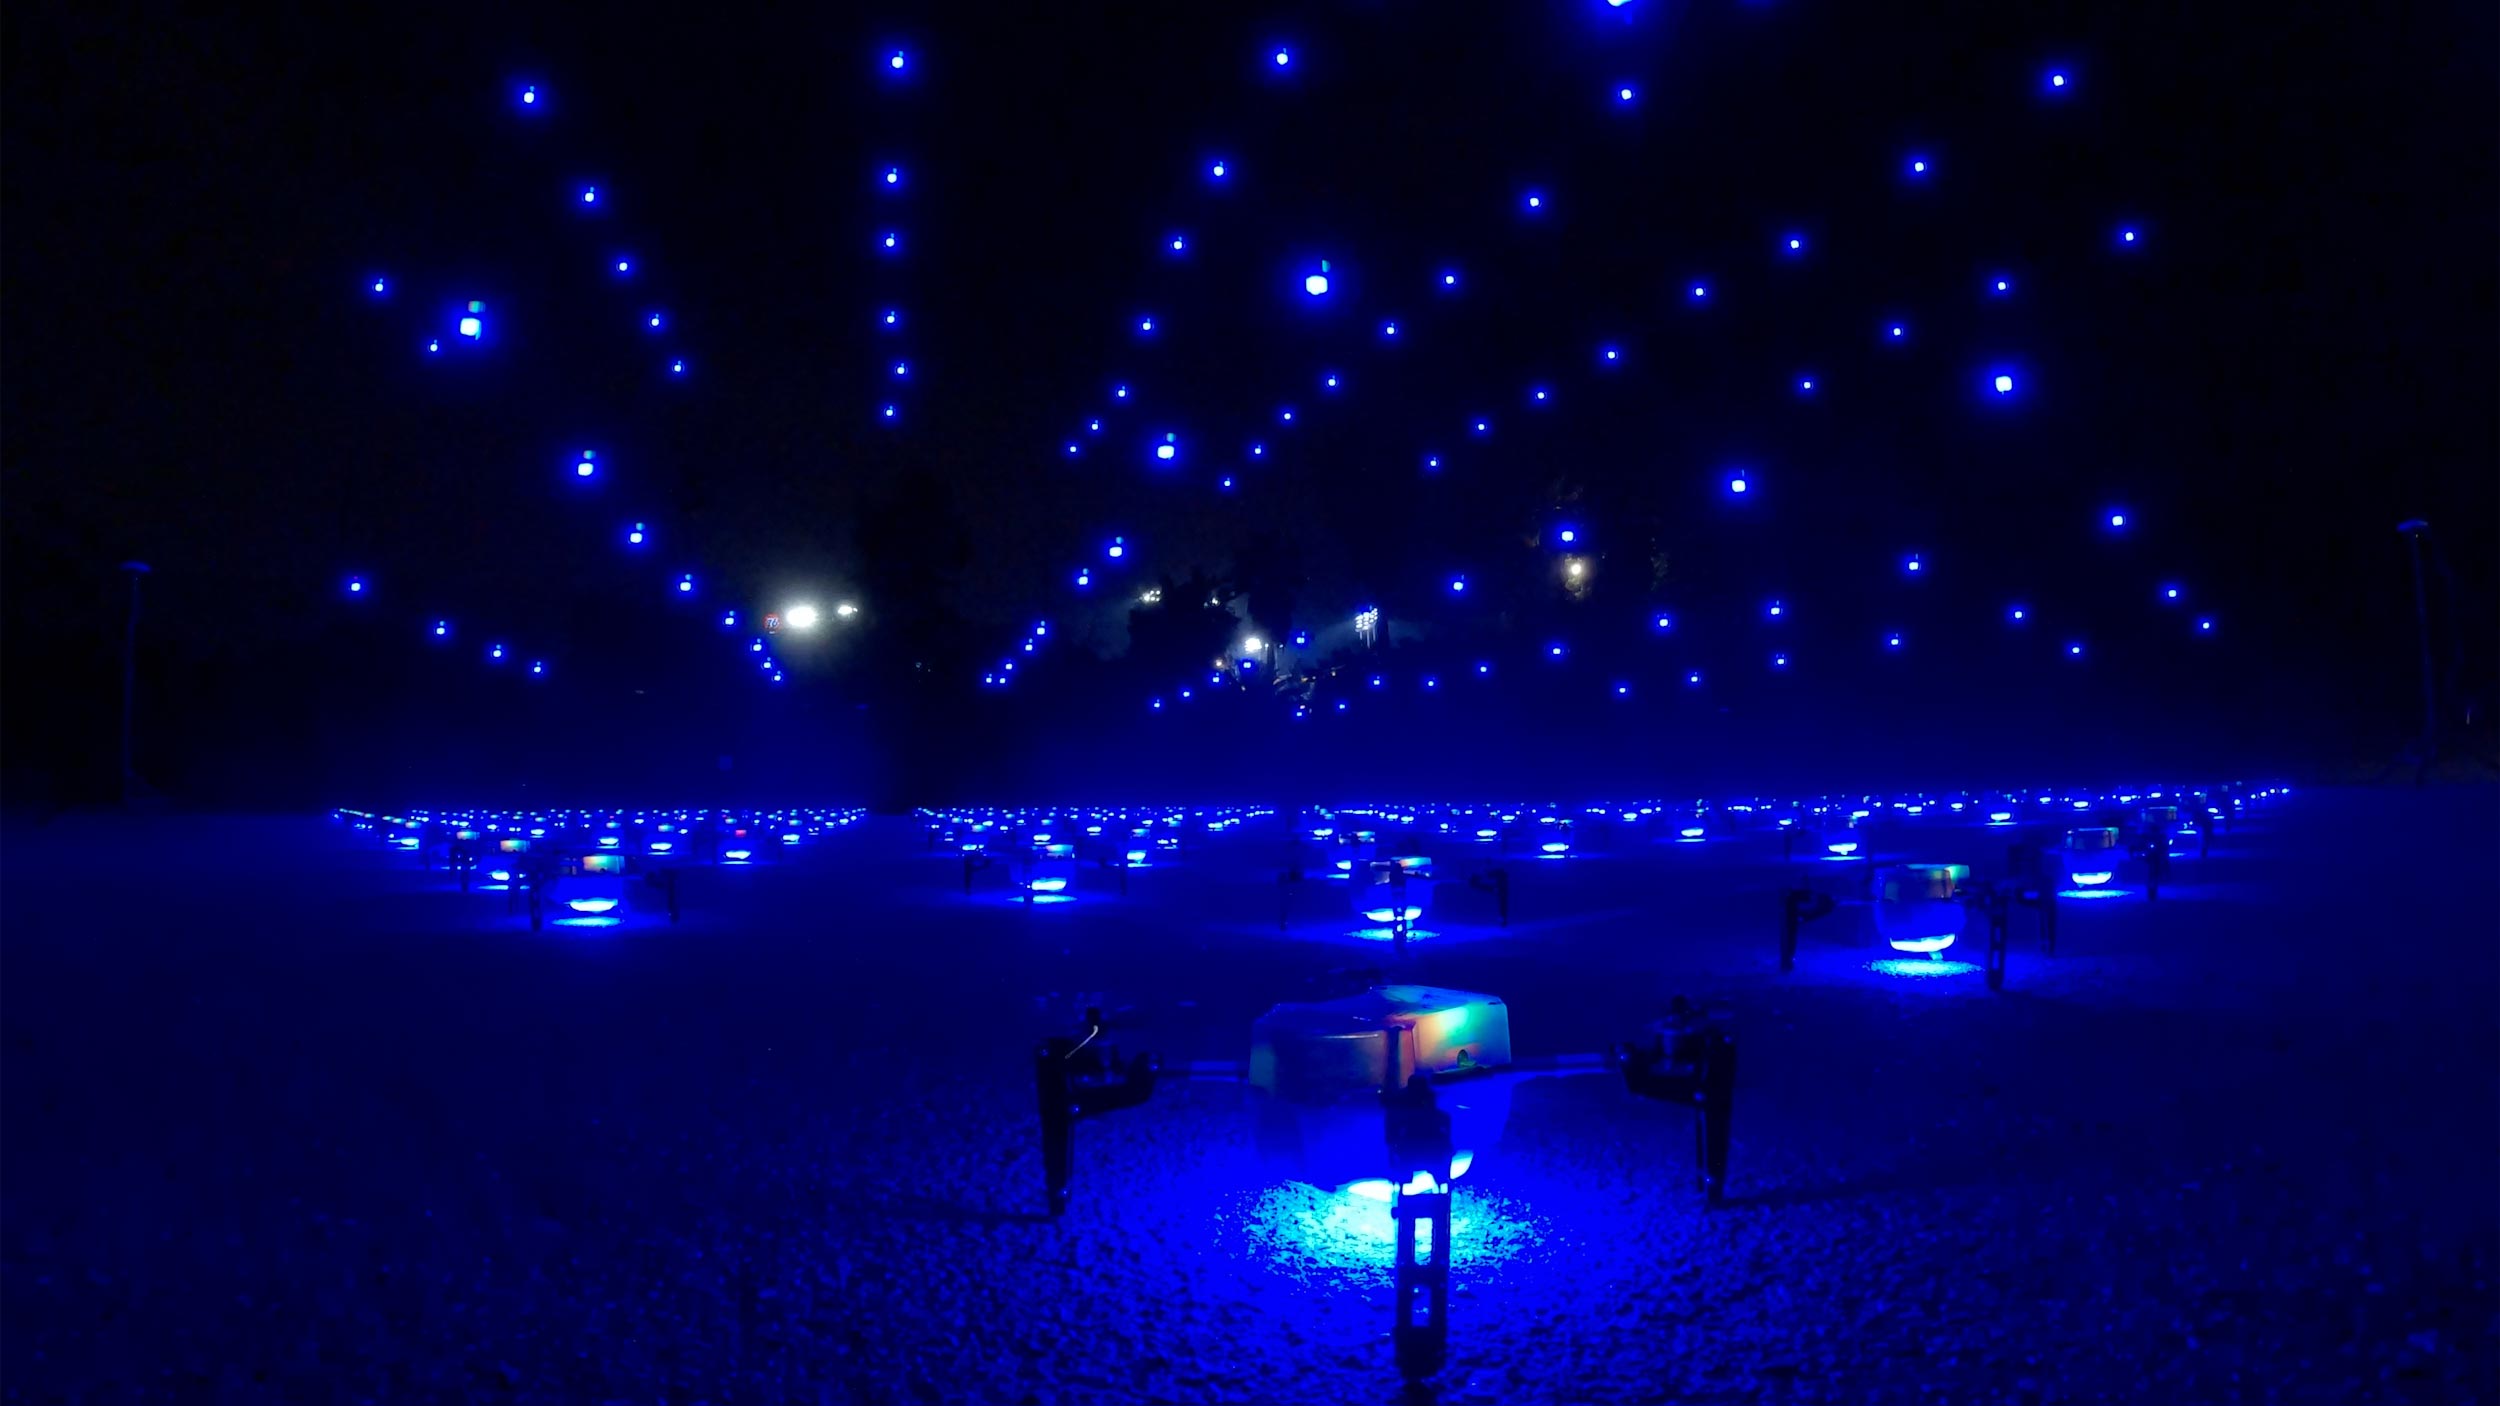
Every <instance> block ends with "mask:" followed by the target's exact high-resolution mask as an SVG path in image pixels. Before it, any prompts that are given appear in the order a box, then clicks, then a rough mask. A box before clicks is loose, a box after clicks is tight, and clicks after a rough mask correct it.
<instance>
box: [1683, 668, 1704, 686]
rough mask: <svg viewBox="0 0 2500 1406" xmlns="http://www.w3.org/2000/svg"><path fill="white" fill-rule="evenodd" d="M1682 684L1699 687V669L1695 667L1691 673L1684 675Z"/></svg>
mask: <svg viewBox="0 0 2500 1406" xmlns="http://www.w3.org/2000/svg"><path fill="white" fill-rule="evenodd" d="M1684 685H1685V687H1687V688H1699V687H1701V670H1699V669H1695V670H1693V671H1692V672H1691V673H1688V674H1686V675H1685V676H1684Z"/></svg>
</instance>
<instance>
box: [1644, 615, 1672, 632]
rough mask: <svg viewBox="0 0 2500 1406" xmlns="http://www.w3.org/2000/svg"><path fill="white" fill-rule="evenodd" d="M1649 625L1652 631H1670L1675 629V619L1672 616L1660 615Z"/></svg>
mask: <svg viewBox="0 0 2500 1406" xmlns="http://www.w3.org/2000/svg"><path fill="white" fill-rule="evenodd" d="M1649 623H1650V627H1651V628H1652V629H1656V630H1660V631H1665V630H1672V629H1674V628H1675V617H1674V616H1672V615H1661V616H1659V617H1658V618H1657V619H1655V620H1652V621H1650V622H1649Z"/></svg>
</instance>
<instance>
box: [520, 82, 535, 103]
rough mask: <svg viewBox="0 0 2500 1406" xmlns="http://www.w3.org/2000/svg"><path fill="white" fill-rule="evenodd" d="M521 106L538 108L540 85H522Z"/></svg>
mask: <svg viewBox="0 0 2500 1406" xmlns="http://www.w3.org/2000/svg"><path fill="white" fill-rule="evenodd" d="M521 106H523V107H536V106H538V85H537V84H535V83H527V84H523V85H522V87H521Z"/></svg>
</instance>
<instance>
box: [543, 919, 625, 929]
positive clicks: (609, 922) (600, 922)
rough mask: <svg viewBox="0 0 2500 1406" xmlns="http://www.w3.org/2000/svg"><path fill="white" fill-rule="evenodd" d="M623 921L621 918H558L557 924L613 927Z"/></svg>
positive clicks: (583, 926)
mask: <svg viewBox="0 0 2500 1406" xmlns="http://www.w3.org/2000/svg"><path fill="white" fill-rule="evenodd" d="M622 921H623V920H622V919H619V918H558V919H556V926H557V927H560V928H612V927H615V926H616V925H617V924H618V923H620V922H622Z"/></svg>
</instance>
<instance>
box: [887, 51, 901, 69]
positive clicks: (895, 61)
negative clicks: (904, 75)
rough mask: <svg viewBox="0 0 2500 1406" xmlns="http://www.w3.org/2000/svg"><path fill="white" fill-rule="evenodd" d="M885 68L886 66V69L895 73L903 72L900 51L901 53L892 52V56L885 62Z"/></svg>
mask: <svg viewBox="0 0 2500 1406" xmlns="http://www.w3.org/2000/svg"><path fill="white" fill-rule="evenodd" d="M885 66H886V67H888V68H890V69H893V70H894V71H895V72H897V73H900V72H902V71H903V53H902V51H901V50H900V49H897V50H895V52H894V54H893V56H892V57H891V58H888V59H887V60H886V61H885Z"/></svg>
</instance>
